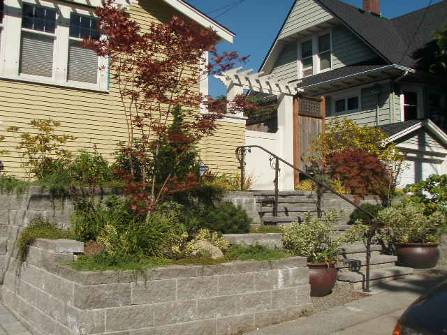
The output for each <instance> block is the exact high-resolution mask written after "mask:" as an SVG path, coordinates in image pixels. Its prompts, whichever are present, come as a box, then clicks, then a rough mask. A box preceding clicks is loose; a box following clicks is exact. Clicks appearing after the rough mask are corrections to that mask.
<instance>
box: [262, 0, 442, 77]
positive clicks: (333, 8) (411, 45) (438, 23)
mask: <svg viewBox="0 0 447 335" xmlns="http://www.w3.org/2000/svg"><path fill="white" fill-rule="evenodd" d="M314 1H315V2H316V3H318V4H320V5H321V6H322V7H323V8H324V9H326V10H327V11H328V12H330V13H331V14H332V15H333V16H334V17H335V18H337V19H339V20H340V21H341V22H342V23H343V24H344V25H345V26H346V27H347V28H348V29H349V30H350V31H351V32H352V33H354V34H355V35H356V36H357V37H358V38H360V39H361V40H362V41H363V42H364V43H365V44H366V45H368V46H369V47H370V48H371V49H372V50H374V51H375V52H376V53H377V54H378V55H379V56H380V57H381V58H383V60H384V61H385V62H386V63H388V64H398V65H404V66H409V67H412V66H414V65H415V60H414V59H413V58H412V57H411V56H412V54H413V53H414V52H415V51H416V50H417V49H419V48H421V47H423V46H424V45H425V44H426V43H428V42H430V41H431V40H432V39H433V33H434V32H435V31H436V30H438V29H440V28H442V27H443V26H444V25H445V24H446V20H445V17H446V16H447V0H442V1H441V2H439V3H437V4H434V5H431V6H430V7H426V8H423V9H420V10H418V11H415V12H412V13H409V14H406V15H403V16H400V17H397V18H394V19H387V18H384V17H382V16H378V15H375V14H371V13H369V12H365V11H364V10H362V9H359V8H357V7H354V6H351V5H349V4H346V3H344V2H342V1H340V0H314ZM297 3H298V0H295V2H294V4H293V6H292V8H294V7H295V6H296V5H297ZM286 21H287V18H286V19H285V21H284V24H285V22H286ZM282 29H283V28H281V30H282ZM278 37H279V34H278V36H277V38H276V40H275V42H274V43H273V45H272V47H271V49H270V51H269V53H268V54H267V56H266V58H265V59H264V62H263V64H262V65H261V70H262V69H263V68H264V66H265V64H266V63H267V61H268V60H269V58H270V57H272V56H273V57H275V55H276V54H277V52H275V48H276V47H277V42H278Z"/></svg>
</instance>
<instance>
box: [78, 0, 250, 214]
mask: <svg viewBox="0 0 447 335" xmlns="http://www.w3.org/2000/svg"><path fill="white" fill-rule="evenodd" d="M96 14H97V15H98V17H99V21H100V24H99V29H100V33H101V35H102V36H107V38H101V39H100V40H98V41H86V44H87V45H88V46H90V47H91V48H93V49H94V50H96V52H97V53H98V54H99V55H100V56H107V57H109V59H110V72H111V75H112V78H113V83H114V84H116V85H117V89H118V91H119V93H120V97H121V103H122V106H123V110H124V115H125V118H126V122H127V129H128V141H127V144H126V147H127V148H126V153H127V155H128V156H129V157H128V163H129V168H130V169H129V170H130V171H129V173H127V175H124V176H123V177H124V178H125V179H126V180H127V181H128V183H127V187H126V191H127V192H128V194H130V195H131V196H132V197H133V199H134V201H133V202H134V207H135V209H140V210H144V211H146V212H147V213H150V212H152V211H153V210H154V209H155V207H156V205H157V203H158V202H159V201H160V200H162V199H163V198H164V197H165V196H166V194H168V193H172V192H175V191H176V190H184V189H187V188H188V187H191V186H193V185H194V184H195V182H196V178H195V177H194V176H193V175H192V174H187V173H183V172H181V173H177V172H179V168H180V165H181V163H182V162H183V161H184V160H185V159H186V156H188V155H190V154H191V152H192V150H193V149H192V148H193V147H194V146H195V145H196V144H197V143H199V142H200V141H201V140H202V138H204V137H206V136H209V135H211V134H212V133H213V132H214V131H215V129H216V120H218V119H219V118H220V117H221V116H222V112H221V111H212V113H199V109H200V108H203V107H206V106H209V107H212V106H213V105H214V104H213V102H212V101H210V100H209V99H208V98H207V97H204V96H203V95H202V94H201V93H200V92H199V81H200V80H203V79H204V77H206V76H208V75H209V74H218V73H221V72H222V71H225V70H228V69H230V68H232V67H233V66H234V65H235V64H236V63H237V62H240V61H244V60H245V58H243V57H240V56H239V55H238V54H237V53H235V52H227V53H224V54H218V53H217V51H216V44H217V42H218V36H217V35H216V33H215V32H213V31H212V30H210V29H205V28H202V27H201V26H199V25H198V24H195V23H194V22H190V21H185V20H183V19H181V18H179V17H173V18H172V19H171V20H170V21H169V22H167V23H157V22H152V23H150V24H149V25H148V26H147V27H145V29H143V28H142V27H141V26H140V25H139V23H138V22H136V21H134V20H132V19H131V18H130V15H129V13H128V12H126V11H125V10H124V9H123V8H121V7H120V6H118V5H117V4H115V3H113V1H111V0H108V1H106V2H105V3H104V5H103V7H101V8H98V9H97V11H96ZM206 52H208V53H209V54H210V55H211V62H210V64H205V62H206V58H204V54H205V53H206ZM200 64H202V66H200ZM237 105H238V103H237V101H236V103H235V105H234V109H239V108H240V107H239V106H237ZM179 118H181V127H179V128H177V129H176V128H175V127H171V126H170V124H171V123H172V122H173V121H174V122H177V124H179V123H178V121H179ZM167 145H168V146H167ZM168 147H169V150H173V152H171V153H174V155H171V156H170V157H171V158H170V159H171V162H170V163H171V165H172V166H175V167H176V168H175V169H174V170H175V171H174V170H172V171H170V172H168V171H163V173H161V172H162V171H161V170H160V168H161V167H162V166H163V164H162V163H163V160H164V159H165V158H166V152H165V150H166V149H167V148H168ZM136 161H137V162H138V165H139V166H140V167H143V168H142V169H140V172H141V175H139V174H138V173H137V171H135V166H134V163H135V162H136ZM165 172H167V173H165Z"/></svg>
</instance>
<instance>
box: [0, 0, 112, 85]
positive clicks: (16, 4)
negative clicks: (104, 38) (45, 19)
mask: <svg viewBox="0 0 447 335" xmlns="http://www.w3.org/2000/svg"><path fill="white" fill-rule="evenodd" d="M21 2H22V1H20V0H5V2H4V4H5V15H4V17H3V27H2V28H0V29H2V34H1V39H2V40H1V44H0V46H1V50H0V57H1V58H0V59H1V61H0V78H4V79H10V80H15V81H21V82H30V83H38V84H45V85H53V86H58V87H68V88H78V89H85V90H92V91H100V92H108V91H109V87H108V58H107V57H98V77H97V78H98V81H97V83H96V84H92V83H84V82H77V81H69V80H68V76H67V69H68V45H69V40H70V37H69V30H70V27H69V26H64V25H60V24H58V22H60V20H61V16H62V18H63V19H64V20H66V22H69V20H70V13H71V12H76V13H79V14H83V15H91V11H89V10H86V9H83V8H77V7H74V6H73V4H65V3H57V5H56V4H55V3H53V2H49V1H42V0H25V1H23V2H26V3H30V4H37V5H41V6H46V7H51V8H56V9H57V13H56V22H57V23H56V29H55V32H54V34H49V33H46V32H40V31H37V30H30V29H26V28H22V17H21V15H20V16H14V15H9V11H11V10H13V11H15V12H17V11H18V12H21V8H22V6H21ZM22 31H30V32H32V33H36V34H42V35H45V36H53V37H54V49H53V52H54V54H53V76H52V78H49V77H41V76H33V75H27V74H20V73H19V65H20V44H21V33H22ZM6 45H7V47H5V46H6Z"/></svg>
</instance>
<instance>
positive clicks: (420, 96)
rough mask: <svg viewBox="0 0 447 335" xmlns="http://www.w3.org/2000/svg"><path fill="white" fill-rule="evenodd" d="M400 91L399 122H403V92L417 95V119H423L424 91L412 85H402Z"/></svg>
mask: <svg viewBox="0 0 447 335" xmlns="http://www.w3.org/2000/svg"><path fill="white" fill-rule="evenodd" d="M400 90H401V92H402V94H401V106H400V110H401V121H405V95H404V92H412V93H416V94H417V99H418V102H417V116H418V119H423V118H424V117H425V110H424V98H425V97H424V90H423V88H422V87H420V86H417V85H412V84H403V85H401V87H400Z"/></svg>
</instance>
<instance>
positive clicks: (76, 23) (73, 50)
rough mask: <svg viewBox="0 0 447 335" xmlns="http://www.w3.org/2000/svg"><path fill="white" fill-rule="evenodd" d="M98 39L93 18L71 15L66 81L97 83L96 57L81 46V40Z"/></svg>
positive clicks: (92, 52)
mask: <svg viewBox="0 0 447 335" xmlns="http://www.w3.org/2000/svg"><path fill="white" fill-rule="evenodd" d="M88 38H91V39H98V38H99V33H98V20H97V19H96V18H94V17H90V16H84V15H79V14H75V13H71V15H70V40H69V50H68V76H67V78H68V80H70V81H78V82H85V83H92V84H96V83H97V82H98V55H97V54H96V52H95V51H94V50H91V49H89V48H85V47H84V46H83V42H82V40H83V39H88Z"/></svg>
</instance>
